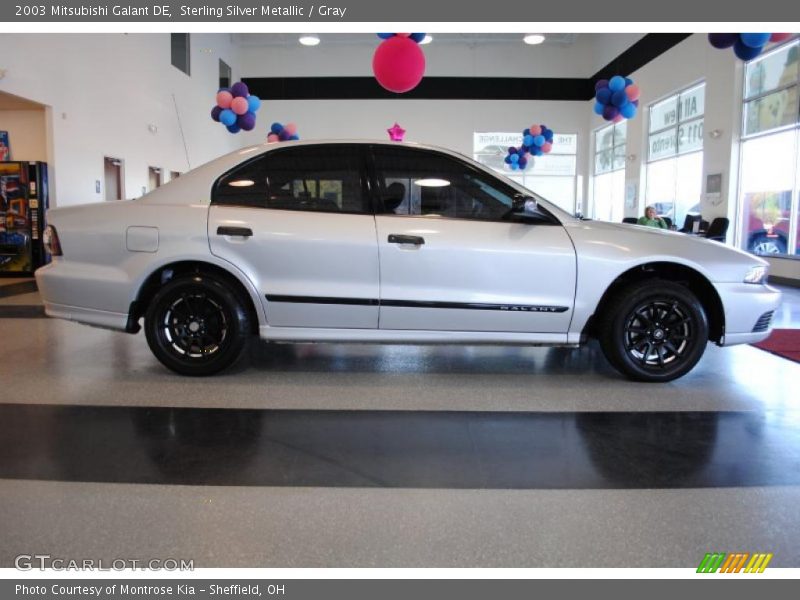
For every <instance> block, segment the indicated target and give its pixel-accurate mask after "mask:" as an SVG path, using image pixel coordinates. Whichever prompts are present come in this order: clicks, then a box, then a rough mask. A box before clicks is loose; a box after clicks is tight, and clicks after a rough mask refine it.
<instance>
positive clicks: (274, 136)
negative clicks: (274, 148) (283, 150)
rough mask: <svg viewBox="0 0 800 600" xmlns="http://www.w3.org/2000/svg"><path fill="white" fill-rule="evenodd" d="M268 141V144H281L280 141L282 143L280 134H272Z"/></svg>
mask: <svg viewBox="0 0 800 600" xmlns="http://www.w3.org/2000/svg"><path fill="white" fill-rule="evenodd" d="M267 141H268V142H279V141H280V138H279V137H278V134H277V133H270V134H269V135H268V136H267Z"/></svg>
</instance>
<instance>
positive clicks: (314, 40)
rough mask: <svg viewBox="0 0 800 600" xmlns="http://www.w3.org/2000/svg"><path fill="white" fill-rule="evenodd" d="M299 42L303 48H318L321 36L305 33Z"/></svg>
mask: <svg viewBox="0 0 800 600" xmlns="http://www.w3.org/2000/svg"><path fill="white" fill-rule="evenodd" d="M298 41H299V42H300V43H301V44H303V46H316V45H317V44H319V36H318V35H317V34H316V33H304V34H303V35H301V36H300V39H299V40H298Z"/></svg>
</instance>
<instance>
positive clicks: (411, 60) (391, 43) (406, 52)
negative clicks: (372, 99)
mask: <svg viewBox="0 0 800 600" xmlns="http://www.w3.org/2000/svg"><path fill="white" fill-rule="evenodd" d="M372 72H373V73H374V74H375V79H377V80H378V83H379V84H381V86H382V87H383V88H385V89H387V90H389V91H390V92H394V93H395V94H402V93H403V92H407V91H409V90H413V89H414V88H415V87H417V85H419V82H420V81H422V76H423V75H424V74H425V54H424V53H423V52H422V49H421V48H420V47H419V44H417V43H416V42H415V41H414V40H412V39H410V38H407V37H402V36H401V35H396V36H395V37H391V38H389V39H388V40H384V41H383V42H381V44H380V45H379V46H378V47H377V49H376V50H375V54H374V56H373V57H372Z"/></svg>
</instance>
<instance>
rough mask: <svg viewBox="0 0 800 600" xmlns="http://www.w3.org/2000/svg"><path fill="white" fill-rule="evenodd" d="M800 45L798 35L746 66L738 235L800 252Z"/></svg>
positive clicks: (749, 245)
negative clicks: (799, 240)
mask: <svg viewBox="0 0 800 600" xmlns="http://www.w3.org/2000/svg"><path fill="white" fill-rule="evenodd" d="M799 51H800V40H799V39H794V40H792V41H790V42H788V43H786V44H783V45H782V46H779V47H777V48H775V49H773V50H771V51H769V52H766V53H764V54H762V55H761V56H759V57H758V58H757V59H755V60H752V61H750V62H749V63H747V65H746V66H745V80H744V110H743V111H742V113H743V120H742V144H741V154H740V167H739V177H740V179H739V213H738V214H739V224H738V225H739V238H738V239H739V245H740V247H741V248H742V249H744V250H748V251H749V252H754V253H756V254H787V255H798V254H800V248H799V247H798V240H797V237H798V235H797V231H798V228H800V210H799V209H798V202H800V201H799V200H798V195H799V194H800V181H799V179H800V107H798V98H800V93H799V90H800V68H798V52H799Z"/></svg>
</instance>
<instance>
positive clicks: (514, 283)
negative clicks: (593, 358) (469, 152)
mask: <svg viewBox="0 0 800 600" xmlns="http://www.w3.org/2000/svg"><path fill="white" fill-rule="evenodd" d="M372 157H373V161H374V162H373V167H372V168H373V177H374V180H375V181H374V184H373V187H374V188H375V190H376V195H377V196H378V198H377V199H376V204H377V205H378V206H376V210H377V211H378V213H379V214H377V215H376V224H377V233H378V248H379V251H380V274H381V310H380V328H381V329H414V330H447V331H491V332H529V333H564V334H566V332H567V330H568V328H569V323H570V319H571V317H572V311H573V306H574V299H575V275H576V264H575V250H574V248H573V245H572V242H571V240H570V238H569V236H568V235H567V233H566V231H565V230H564V227H563V226H562V225H561V224H560V223H559V222H558V221H557V220H556V219H555V218H553V217H552V216H548V215H547V214H545V213H542V214H541V218H539V219H534V220H526V221H525V222H522V221H520V220H518V219H516V218H515V217H512V216H511V215H510V209H511V203H512V199H513V197H514V195H515V194H516V191H515V190H514V189H513V188H512V187H511V186H509V185H508V184H506V183H504V182H503V181H501V180H499V179H498V178H496V177H494V176H492V175H490V174H488V173H486V172H485V171H483V170H480V169H478V168H476V167H475V166H473V165H471V164H469V163H468V162H466V161H462V160H460V159H458V158H455V157H452V156H450V155H447V154H444V153H438V152H435V151H430V150H424V149H415V148H408V147H401V146H397V147H392V146H378V145H376V146H374V147H373V150H372Z"/></svg>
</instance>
